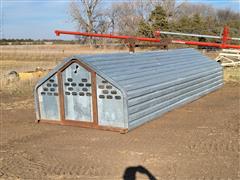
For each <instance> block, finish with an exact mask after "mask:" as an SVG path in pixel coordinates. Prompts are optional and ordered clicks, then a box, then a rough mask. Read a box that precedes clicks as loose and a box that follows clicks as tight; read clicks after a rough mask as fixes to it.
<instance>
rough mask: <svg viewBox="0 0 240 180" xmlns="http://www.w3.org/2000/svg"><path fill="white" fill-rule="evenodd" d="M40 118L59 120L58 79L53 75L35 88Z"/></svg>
mask: <svg viewBox="0 0 240 180" xmlns="http://www.w3.org/2000/svg"><path fill="white" fill-rule="evenodd" d="M37 92H38V93H37V96H38V103H39V110H40V120H57V121H60V111H59V94H58V93H59V91H58V79H57V76H56V75H54V76H52V77H50V78H49V79H47V80H46V81H45V82H44V83H43V84H42V85H41V86H40V87H38V89H37Z"/></svg>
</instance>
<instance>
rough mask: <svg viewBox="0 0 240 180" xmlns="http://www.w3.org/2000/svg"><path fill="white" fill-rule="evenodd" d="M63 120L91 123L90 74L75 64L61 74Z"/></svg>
mask: <svg viewBox="0 0 240 180" xmlns="http://www.w3.org/2000/svg"><path fill="white" fill-rule="evenodd" d="M62 79H63V92H64V94H63V95H64V111H65V118H66V119H68V120H75V121H86V122H92V121H93V118H92V116H93V115H92V88H91V75H90V72H88V71H87V70H85V69H84V68H83V67H81V66H80V65H79V64H77V63H73V64H71V65H70V66H69V67H67V68H66V69H65V70H64V71H63V72H62Z"/></svg>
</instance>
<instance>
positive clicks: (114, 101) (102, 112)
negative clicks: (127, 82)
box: [97, 75, 125, 128]
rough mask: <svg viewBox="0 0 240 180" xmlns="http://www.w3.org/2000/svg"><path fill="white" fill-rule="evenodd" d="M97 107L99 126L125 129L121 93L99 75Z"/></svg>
mask: <svg viewBox="0 0 240 180" xmlns="http://www.w3.org/2000/svg"><path fill="white" fill-rule="evenodd" d="M97 106H98V123H99V125H101V126H111V127H119V128H125V127H124V126H125V125H124V109H123V108H124V107H123V95H122V93H121V91H120V90H119V89H117V88H116V87H115V86H113V85H112V84H111V83H109V82H108V81H106V80H105V79H103V78H102V77H100V76H98V75H97Z"/></svg>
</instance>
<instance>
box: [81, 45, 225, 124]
mask: <svg viewBox="0 0 240 180" xmlns="http://www.w3.org/2000/svg"><path fill="white" fill-rule="evenodd" d="M78 58H79V59H81V60H82V61H83V62H85V63H86V64H88V65H89V66H90V67H92V68H93V69H95V70H96V72H97V73H99V74H100V75H101V74H104V75H106V76H108V77H109V79H111V80H113V81H114V82H116V83H117V84H118V85H120V86H121V87H122V88H123V90H124V91H125V92H126V95H127V107H126V108H127V109H128V117H127V119H128V122H129V124H128V125H129V129H131V128H134V127H137V126H138V125H140V124H143V123H145V122H147V121H149V120H151V119H153V118H156V117H158V116H159V115H161V114H163V113H165V112H167V111H170V110H171V109H173V108H176V107H178V106H180V105H182V104H185V103H187V102H190V101H193V100H195V99H197V98H199V97H200V96H202V95H205V94H206V93H209V92H211V91H213V90H215V89H217V88H219V87H220V86H221V85H222V84H223V81H222V79H223V77H222V68H221V67H220V65H219V64H218V63H216V62H215V61H212V60H210V59H208V58H207V57H205V56H203V55H202V54H201V53H200V52H198V51H197V50H194V49H178V50H170V51H167V52H159V51H157V52H147V53H136V54H117V53H116V54H111V55H97V56H96V55H95V56H79V57H78Z"/></svg>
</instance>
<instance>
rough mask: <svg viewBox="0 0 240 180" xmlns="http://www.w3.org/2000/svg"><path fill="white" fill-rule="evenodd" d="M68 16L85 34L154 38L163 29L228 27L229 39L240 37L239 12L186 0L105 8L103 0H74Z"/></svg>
mask: <svg viewBox="0 0 240 180" xmlns="http://www.w3.org/2000/svg"><path fill="white" fill-rule="evenodd" d="M69 13H70V17H71V19H72V21H73V22H74V23H75V24H76V26H77V30H79V31H84V32H93V33H111V34H124V35H133V36H135V35H139V36H145V37H154V32H155V31H156V30H160V31H161V30H162V31H173V32H184V33H196V34H208V35H220V33H221V31H222V28H223V27H224V26H225V25H227V26H229V27H230V28H231V31H230V35H231V36H232V37H238V36H239V34H240V20H239V19H240V13H239V12H234V11H232V10H231V9H216V8H214V7H212V6H211V5H206V4H201V3H198V4H196V3H190V2H187V1H183V2H181V3H177V2H176V1H175V0H137V1H136V0H128V1H124V2H118V1H116V2H113V3H111V4H110V5H106V1H104V0H73V1H71V2H70V5H69ZM185 39H194V38H193V37H187V38H186V37H185Z"/></svg>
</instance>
